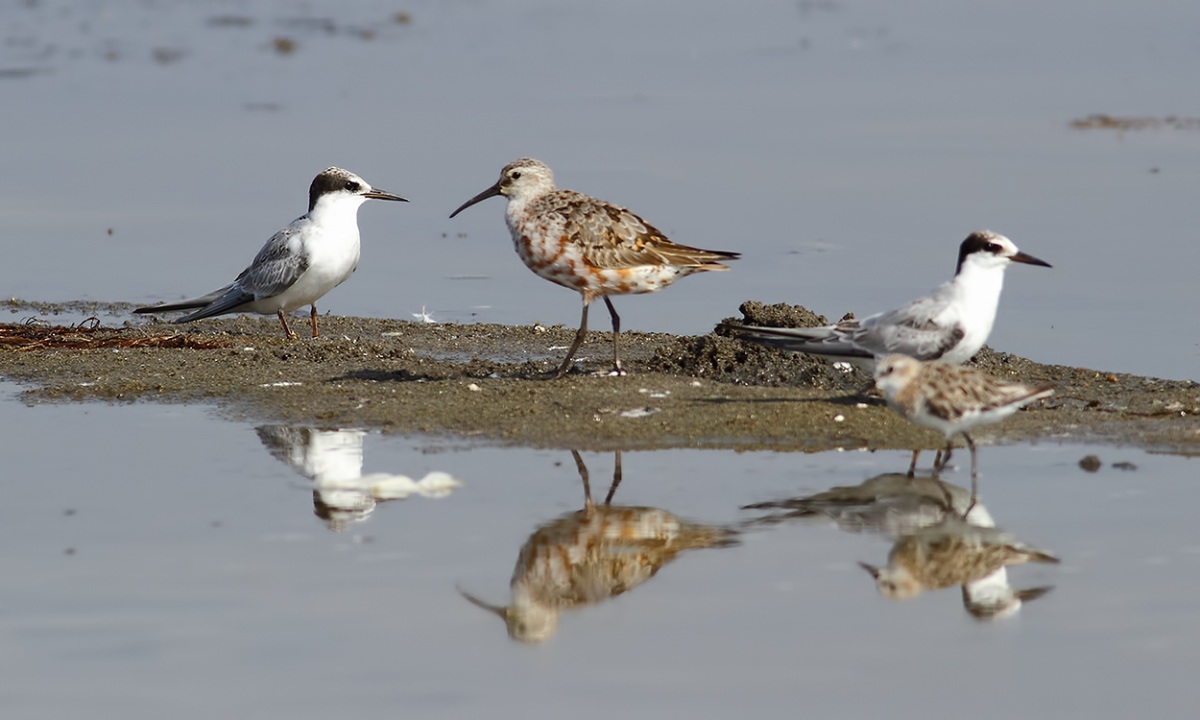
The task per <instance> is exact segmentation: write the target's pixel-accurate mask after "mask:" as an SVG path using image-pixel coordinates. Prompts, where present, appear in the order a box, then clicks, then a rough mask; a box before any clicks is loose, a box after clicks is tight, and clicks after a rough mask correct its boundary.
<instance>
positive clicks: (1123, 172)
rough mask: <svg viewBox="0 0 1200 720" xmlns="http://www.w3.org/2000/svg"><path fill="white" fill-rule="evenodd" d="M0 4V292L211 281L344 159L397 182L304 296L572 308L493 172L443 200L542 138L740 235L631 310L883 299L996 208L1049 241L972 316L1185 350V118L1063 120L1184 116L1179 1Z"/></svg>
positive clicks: (593, 176)
mask: <svg viewBox="0 0 1200 720" xmlns="http://www.w3.org/2000/svg"><path fill="white" fill-rule="evenodd" d="M398 12H405V13H408V15H407V16H406V17H407V22H397V18H396V17H395V16H396V14H397V13H398ZM0 27H3V31H2V37H0V94H2V97H3V99H4V101H3V103H0V123H2V127H4V128H5V129H6V131H7V136H8V142H6V143H5V148H4V151H3V153H4V159H5V167H6V171H5V172H4V173H2V174H0V237H2V238H3V239H2V240H0V242H3V254H4V264H3V267H2V268H0V292H4V293H6V294H8V295H14V296H17V297H22V298H32V299H36V300H64V299H73V298H80V297H83V298H95V299H103V300H130V301H135V302H145V303H150V302H155V301H160V300H164V299H170V298H178V297H182V296H184V295H190V294H195V293H199V292H204V291H207V290H209V289H211V288H213V287H217V286H219V285H221V284H223V283H224V282H226V281H228V280H229V279H231V278H232V277H233V275H234V274H236V273H237V272H238V271H240V270H241V268H242V267H244V265H245V264H246V263H247V262H248V261H249V259H250V258H251V257H252V256H253V253H254V252H255V251H256V250H257V249H258V247H259V246H260V245H261V243H262V242H263V241H265V239H266V238H267V237H268V236H269V235H270V234H271V233H272V232H274V231H275V230H276V229H278V228H279V227H281V226H282V225H283V224H284V223H286V222H287V221H289V220H290V219H291V218H293V217H295V216H296V215H299V214H300V213H301V212H303V210H304V200H305V190H306V188H307V184H308V182H309V181H310V180H311V178H312V176H313V175H315V174H316V172H317V171H319V170H320V169H321V168H323V167H325V166H327V165H330V164H338V165H342V166H345V167H348V168H350V169H352V170H355V171H357V172H359V173H360V174H362V175H363V176H364V177H366V178H367V179H368V180H369V181H370V182H372V183H375V184H378V185H379V186H381V187H384V188H387V189H389V190H393V191H395V192H398V193H401V194H404V195H407V196H409V197H410V198H411V199H412V201H413V202H412V203H411V204H410V205H407V206H391V205H388V206H377V205H368V206H367V207H365V208H364V209H363V210H362V211H361V216H362V222H361V224H362V228H363V234H364V259H363V265H362V266H361V268H360V269H359V271H358V273H357V274H356V275H355V277H354V278H353V279H352V280H351V281H350V282H349V283H348V284H347V285H346V286H345V287H342V288H339V289H338V290H337V291H335V292H334V293H333V294H331V295H330V296H329V297H328V298H327V299H326V300H325V301H324V302H323V303H322V309H323V310H327V311H330V312H335V313H340V314H365V315H373V316H389V317H404V318H407V317H409V315H410V314H411V313H416V312H419V311H420V309H421V307H422V306H426V307H427V308H428V309H429V310H431V311H432V313H433V315H434V317H436V318H441V319H445V320H471V319H479V320H488V321H500V322H521V323H528V322H533V321H541V322H543V323H565V324H574V323H576V322H577V320H578V299H577V297H576V296H575V295H573V294H572V293H569V292H566V291H564V290H563V289H561V288H558V287H555V286H552V285H551V284H549V283H546V282H543V281H540V280H537V279H535V278H534V277H533V276H532V275H531V274H530V273H529V272H528V270H526V269H525V268H524V267H523V266H522V265H521V263H520V262H519V261H518V260H517V258H516V257H515V254H514V253H513V251H512V248H511V244H510V242H509V240H508V237H507V231H506V230H505V228H504V225H503V220H502V208H501V205H502V203H501V201H499V200H493V201H491V202H489V203H487V204H485V205H483V206H480V207H478V208H473V209H472V210H471V211H470V212H468V213H465V214H464V215H463V216H460V217H459V218H456V219H455V220H454V221H450V220H448V219H447V217H446V216H447V215H448V214H449V212H450V211H451V210H452V209H453V208H455V207H457V206H458V204H459V203H461V202H462V201H463V200H465V199H466V198H468V197H471V196H472V195H474V194H475V193H476V192H478V191H479V190H482V189H483V188H484V187H486V186H487V185H489V184H490V183H492V182H493V181H494V180H495V178H496V176H497V175H498V172H499V169H500V167H501V166H502V165H503V164H504V163H505V162H507V161H508V160H511V159H513V158H515V157H517V156H520V155H534V156H537V157H539V158H541V159H543V160H545V161H546V162H547V163H549V164H550V166H551V167H552V168H554V169H555V170H556V171H557V174H558V178H559V181H560V183H561V184H562V185H564V186H567V187H572V188H574V189H578V190H581V191H584V192H588V193H591V194H594V195H597V196H600V197H603V198H606V199H609V200H612V201H615V202H619V203H622V204H625V205H628V206H630V207H632V208H633V209H634V210H635V211H637V212H639V213H641V214H643V215H644V216H646V218H647V219H649V220H650V221H651V222H653V223H655V224H656V225H658V226H660V227H661V228H662V229H663V230H665V231H666V232H667V233H668V234H669V235H671V236H672V237H673V238H675V239H677V240H679V241H681V242H686V243H689V244H695V245H700V246H705V247H713V248H718V249H730V250H738V251H741V252H743V253H744V254H745V258H744V260H742V261H740V262H739V263H737V265H736V267H735V272H733V273H729V274H725V275H722V276H719V277H718V276H707V277H700V278H692V279H689V280H687V281H685V282H682V283H680V284H679V285H678V286H676V287H673V288H671V289H670V291H669V292H665V293H660V294H658V295H655V296H646V297H639V298H627V299H624V300H620V301H618V307H619V309H620V310H621V311H622V313H623V317H624V319H625V326H626V327H628V328H630V329H642V330H663V331H673V332H704V331H707V330H708V329H710V328H711V327H712V325H713V324H714V322H715V321H716V320H718V319H720V318H722V317H726V316H729V315H733V314H736V308H737V305H738V303H739V302H740V301H741V300H744V299H746V298H750V297H753V298H757V299H765V300H769V301H788V302H794V303H801V304H804V305H806V306H808V307H810V308H813V309H815V310H817V311H818V312H823V313H825V314H827V315H830V316H834V317H837V316H840V315H841V314H842V313H843V312H845V311H847V310H854V311H856V312H858V313H859V314H862V313H867V312H873V311H877V310H882V309H886V308H888V307H893V306H894V305H896V304H898V303H900V302H903V301H906V300H908V299H910V298H911V297H913V296H915V295H916V294H918V293H920V292H924V291H925V290H927V289H928V288H930V287H932V286H933V285H935V284H936V283H938V282H941V281H942V280H944V279H945V278H946V277H948V276H949V275H950V273H951V272H952V271H953V267H954V256H955V251H956V248H957V244H958V242H959V241H960V240H961V239H962V238H963V237H965V236H966V234H967V233H968V232H969V231H971V230H973V229H976V228H980V227H989V228H992V229H995V230H998V231H1000V232H1003V233H1005V234H1007V235H1009V236H1010V237H1012V238H1013V239H1014V240H1015V241H1016V242H1017V244H1018V245H1020V246H1021V247H1022V248H1023V249H1025V250H1026V251H1028V252H1030V253H1032V254H1034V255H1037V256H1039V257H1043V258H1045V259H1046V260H1048V261H1050V262H1052V263H1053V264H1054V265H1055V268H1054V269H1053V270H1050V271H1046V270H1042V269H1034V268H1025V267H1018V268H1015V269H1014V270H1013V271H1012V272H1010V273H1009V276H1010V277H1009V282H1008V288H1007V290H1006V293H1005V297H1004V300H1003V304H1002V311H1001V315H1000V321H999V322H998V324H997V327H996V330H995V333H994V335H993V337H992V342H993V344H994V345H995V346H997V347H1000V348H1002V349H1005V350H1010V351H1014V352H1018V353H1022V354H1025V355H1029V356H1031V357H1034V358H1036V359H1038V360H1042V361H1047V362H1062V363H1070V364H1076V365H1084V366H1089V367H1099V368H1102V369H1109V370H1124V371H1131V372H1137V373H1144V374H1152V375H1160V376H1168V377H1175V378H1194V377H1197V376H1198V373H1197V365H1198V363H1200V345H1198V340H1197V338H1198V337H1200V320H1198V319H1197V317H1196V313H1195V312H1194V311H1193V309H1194V307H1195V303H1194V300H1193V298H1194V290H1193V286H1194V268H1195V267H1196V266H1197V264H1200V245H1198V244H1197V243H1196V242H1195V241H1194V237H1193V235H1194V232H1193V229H1194V228H1195V226H1196V207H1197V204H1196V190H1195V189H1196V187H1197V186H1198V185H1200V177H1198V170H1197V167H1198V165H1197V162H1196V160H1197V153H1198V150H1200V131H1196V130H1190V131H1189V130H1173V129H1162V128H1160V129H1150V130H1142V131H1135V132H1126V133H1123V134H1118V133H1116V132H1113V131H1090V132H1083V131H1079V130H1073V129H1071V128H1070V127H1069V125H1068V124H1069V122H1070V121H1071V120H1072V119H1076V118H1080V117H1084V116H1087V115H1089V114H1091V113H1110V114H1113V115H1119V116H1135V117H1156V118H1161V117H1164V116H1168V115H1178V116H1184V117H1196V116H1200V93H1196V92H1195V74H1194V72H1193V70H1194V68H1195V67H1196V66H1197V65H1198V64H1200V5H1197V4H1196V3H1194V2H1186V1H1177V2H1169V1H1161V2H1158V1H1156V2H1098V3H1097V2H1082V1H1079V0H1071V1H1067V2H1057V3H1053V4H1050V5H1047V4H1045V3H1035V2H1011V3H1003V4H1000V3H995V4H988V5H986V6H978V5H976V4H965V3H958V2H953V1H950V0H928V1H925V2H917V3H892V2H884V1H881V0H874V1H870V0H861V1H857V2H855V1H852V0H847V1H844V2H842V1H837V0H828V1H826V0H822V1H817V2H809V1H807V0H799V1H795V0H789V1H787V2H752V3H736V4H735V3H718V2H693V1H691V0H688V1H686V2H685V1H683V0H672V1H668V2H656V3H641V2H628V1H620V0H618V1H617V2H606V3H560V2H535V1H528V0H526V1H521V2H508V3H499V2H484V1H481V0H472V1H469V2H468V1H465V0H463V1H455V2H431V1H428V0H426V1H425V2H411V3H404V4H396V3H391V2H387V3H384V2H359V3H353V4H349V5H347V4H343V3H334V2H281V3H266V2H248V1H246V2H221V3H212V2H184V1H178V2H165V1H163V2H96V3H86V4H79V3H69V2H53V1H50V0H44V1H39V2H27V3H14V4H7V5H5V6H4V8H3V9H0ZM280 38H284V39H287V40H289V41H292V42H294V50H293V51H292V52H289V53H281V52H278V51H277V50H276V49H275V48H276V44H275V40H276V39H280ZM380 205H382V204H380ZM110 228H111V229H112V231H113V232H112V235H111V236H110V235H108V234H107V233H108V229H110ZM460 234H464V235H465V237H460Z"/></svg>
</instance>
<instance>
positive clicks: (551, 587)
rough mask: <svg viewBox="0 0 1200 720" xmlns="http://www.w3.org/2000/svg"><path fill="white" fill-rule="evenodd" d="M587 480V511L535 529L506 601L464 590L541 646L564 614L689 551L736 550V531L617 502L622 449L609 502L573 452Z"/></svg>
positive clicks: (519, 636) (514, 634) (516, 633)
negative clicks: (595, 496) (597, 496)
mask: <svg viewBox="0 0 1200 720" xmlns="http://www.w3.org/2000/svg"><path fill="white" fill-rule="evenodd" d="M571 455H572V456H573V457H574V458H575V465H576V467H577V468H578V470H579V477H580V479H581V480H582V481H583V494H584V505H583V509H582V510H577V511H575V512H572V513H568V514H566V515H563V516H561V517H559V518H557V519H555V520H551V521H550V522H548V523H546V524H544V525H542V526H541V527H539V528H538V529H537V530H535V531H534V533H533V534H532V535H530V536H529V539H528V540H526V541H525V544H524V545H523V546H522V547H521V551H520V554H519V555H518V556H517V565H516V568H514V570H513V575H512V580H511V582H510V584H509V585H510V589H511V591H512V600H511V602H510V604H508V605H506V606H497V605H491V604H488V603H486V602H484V601H483V600H480V599H478V598H476V597H475V596H473V595H470V594H469V593H467V592H464V591H462V590H460V591H459V592H461V593H462V595H463V597H465V598H466V599H467V600H469V601H470V602H471V603H473V604H475V605H477V606H479V607H481V608H483V609H485V610H488V611H490V612H493V613H495V614H496V615H498V616H500V617H501V618H502V619H503V620H504V623H505V625H506V626H507V627H508V636H509V637H510V638H512V639H513V640H519V641H521V642H525V643H541V642H544V641H546V640H548V639H549V638H551V637H553V636H554V634H555V633H556V632H557V631H558V620H559V614H560V613H561V611H563V610H573V609H576V608H580V607H583V606H586V605H592V604H595V603H599V602H603V601H604V600H607V599H609V598H611V597H616V596H617V595H620V594H622V593H625V592H627V591H629V590H632V589H633V588H635V587H637V586H638V585H641V584H642V583H643V582H645V581H647V580H649V579H650V578H652V577H654V575H655V574H656V573H657V572H658V571H659V570H660V569H662V567H663V566H664V565H666V564H667V563H669V562H671V561H672V560H674V559H675V557H676V556H677V555H678V554H679V553H681V552H683V551H685V550H694V549H700V548H712V547H728V546H730V545H734V544H736V543H737V540H736V533H735V532H734V531H733V530H730V529H728V528H724V527H719V526H715V525H701V524H697V523H692V522H688V521H686V520H682V519H680V518H679V517H677V516H675V515H673V514H671V513H669V512H667V511H666V510H660V509H659V508H653V507H633V506H621V505H613V504H612V498H613V495H614V494H615V493H616V490H617V486H618V485H619V484H620V483H621V453H620V452H619V451H618V452H617V453H616V459H615V467H614V470H613V480H612V484H611V485H610V487H609V490H608V494H607V496H606V497H605V499H604V502H603V503H602V504H599V505H597V504H595V503H593V502H592V497H591V487H590V483H589V478H588V470H587V466H586V465H584V462H583V459H582V458H581V457H580V455H579V453H578V452H576V451H574V450H572V451H571Z"/></svg>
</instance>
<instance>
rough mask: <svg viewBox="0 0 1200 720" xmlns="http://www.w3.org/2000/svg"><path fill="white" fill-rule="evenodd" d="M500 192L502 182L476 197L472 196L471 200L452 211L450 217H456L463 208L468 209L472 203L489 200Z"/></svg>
mask: <svg viewBox="0 0 1200 720" xmlns="http://www.w3.org/2000/svg"><path fill="white" fill-rule="evenodd" d="M499 194H500V183H496V184H495V185H493V186H491V187H490V188H488V189H487V190H484V191H483V192H481V193H479V194H478V195H476V196H475V197H473V198H471V199H470V200H468V201H466V202H465V203H463V204H462V205H460V206H459V208H458V209H457V210H455V211H454V212H452V213H450V217H454V216H455V215H457V214H459V213H460V212H462V211H463V210H466V209H467V208H469V207H471V206H472V205H474V204H475V203H477V202H482V201H484V200H487V199H488V198H490V197H495V196H497V195H499Z"/></svg>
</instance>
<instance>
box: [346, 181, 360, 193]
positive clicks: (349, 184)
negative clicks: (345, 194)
mask: <svg viewBox="0 0 1200 720" xmlns="http://www.w3.org/2000/svg"><path fill="white" fill-rule="evenodd" d="M346 189H347V190H349V191H350V192H358V191H359V190H361V189H362V186H360V185H359V184H358V183H356V182H354V181H353V180H347V181H346Z"/></svg>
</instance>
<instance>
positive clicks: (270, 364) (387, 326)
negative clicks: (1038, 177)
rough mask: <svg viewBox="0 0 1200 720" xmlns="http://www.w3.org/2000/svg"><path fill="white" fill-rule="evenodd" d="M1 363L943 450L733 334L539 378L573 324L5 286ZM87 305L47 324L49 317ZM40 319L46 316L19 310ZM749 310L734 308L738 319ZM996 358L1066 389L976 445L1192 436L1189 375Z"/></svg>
mask: <svg viewBox="0 0 1200 720" xmlns="http://www.w3.org/2000/svg"><path fill="white" fill-rule="evenodd" d="M7 307H8V308H9V310H10V312H11V322H10V324H4V325H0V377H4V378H6V379H9V380H15V381H18V382H20V383H22V384H23V385H24V389H23V392H22V394H21V398H22V400H23V401H24V402H26V403H30V404H34V403H42V402H58V401H96V400H100V401H109V402H137V401H155V402H167V403H175V402H180V403H206V404H211V405H213V406H215V407H217V408H219V409H220V411H221V412H224V413H227V414H229V415H231V416H235V417H245V418H253V419H255V420H264V421H269V422H287V423H297V424H310V425H316V426H329V427H362V428H379V429H382V430H384V431H387V432H394V433H405V434H411V433H419V434H424V435H430V436H435V437H441V438H444V439H446V440H448V441H459V440H463V439H467V440H472V441H477V442H485V443H511V444H519V445H527V446H534V447H553V448H575V449H581V450H602V449H616V448H623V449H651V448H668V447H713V448H735V449H777V450H805V451H817V450H828V449H833V448H864V447H865V448H871V449H875V448H918V447H936V446H938V445H939V444H940V442H941V440H940V436H939V435H937V434H935V433H932V432H929V431H926V430H923V429H921V428H918V427H916V426H914V425H912V424H910V423H908V422H907V421H904V420H902V419H900V418H899V417H898V416H896V415H895V414H894V413H892V412H891V411H890V410H888V409H887V408H886V406H884V405H883V404H882V402H881V401H880V400H879V399H877V398H870V397H865V396H863V395H861V394H860V393H859V390H861V389H863V388H864V387H865V386H866V385H867V384H868V382H869V378H867V377H866V376H865V375H863V374H860V373H859V372H858V371H850V372H843V371H841V370H838V369H836V368H834V367H833V366H832V365H830V364H829V363H827V362H825V361H824V360H820V359H816V358H812V357H809V356H805V355H800V354H786V353H781V352H778V351H775V350H769V349H765V348H761V347H759V346H756V345H754V344H752V343H746V342H743V341H741V340H738V339H734V338H731V337H728V336H727V335H726V334H724V333H723V332H722V331H720V330H719V329H718V330H717V331H716V332H713V333H710V334H708V335H703V336H696V337H689V336H673V335H666V334H645V333H622V335H621V347H622V358H623V361H624V364H625V366H626V368H627V370H628V375H627V376H625V377H607V376H603V375H593V374H590V372H589V371H594V370H606V369H607V368H608V367H609V363H610V361H611V352H612V349H611V347H612V346H611V334H610V333H608V332H592V333H590V334H589V335H588V339H587V342H586V343H585V344H584V346H583V347H582V348H581V349H580V352H579V355H578V358H577V359H581V360H582V362H580V363H578V365H577V367H579V368H580V371H579V372H575V373H572V374H570V375H568V376H567V377H565V378H561V379H558V380H551V379H545V377H544V374H545V373H547V372H549V371H552V370H554V369H555V368H556V367H557V365H558V363H559V362H560V360H561V358H562V357H563V355H564V354H565V352H566V347H567V346H568V345H569V344H570V342H571V340H572V338H573V336H574V328H568V327H561V326H555V327H550V328H543V327H528V326H526V327H515V326H504V325H489V324H476V325H456V324H424V323H416V322H406V321H402V320H390V319H370V318H353V317H336V316H326V317H322V318H321V321H320V327H321V333H322V336H321V337H319V338H316V339H311V338H308V337H306V336H305V335H307V333H308V322H307V319H306V318H305V319H300V318H297V319H296V320H295V321H294V322H293V323H292V325H293V328H294V329H296V330H297V331H298V332H301V333H302V337H301V339H300V340H297V341H289V340H287V339H286V338H284V337H283V334H282V332H281V331H280V328H279V324H278V321H277V320H276V319H275V318H274V317H268V318H259V317H257V316H253V317H251V316H239V317H231V318H222V319H215V320H206V321H202V322H199V323H193V324H191V325H173V324H169V323H166V322H162V321H156V320H153V319H152V320H150V321H147V322H143V321H141V320H137V321H130V320H128V318H129V311H130V310H131V309H132V306H130V305H126V304H121V303H83V302H76V303H64V304H44V303H26V302H22V301H19V300H12V301H9V302H8V303H7ZM742 311H743V314H744V316H745V317H747V318H749V319H750V321H751V322H755V323H760V324H772V325H788V324H793V325H800V324H805V325H811V324H814V323H819V322H824V321H825V319H824V318H821V317H819V316H817V315H814V314H812V313H810V312H808V311H807V310H804V309H803V308H794V307H789V306H762V305H760V304H758V303H752V302H748V303H746V304H745V305H743V307H742ZM62 313H70V314H71V315H73V316H88V315H91V316H95V317H96V318H97V319H98V323H99V325H98V326H96V327H94V328H93V327H90V326H94V325H96V322H97V321H93V322H92V323H90V325H89V326H86V327H84V328H79V329H71V328H59V329H57V330H55V331H50V330H49V329H48V327H47V326H48V325H53V324H54V323H55V316H56V315H58V314H62ZM31 316H36V317H37V318H38V319H39V322H38V323H37V324H32V325H30V324H25V323H23V322H21V321H22V320H23V319H24V318H26V317H31ZM742 319H743V318H742V317H738V318H736V320H739V321H740V320H742ZM973 364H974V365H975V366H977V367H979V368H981V369H983V370H985V371H987V372H989V373H991V374H993V375H996V376H999V377H1003V378H1006V379H1010V380H1018V381H1022V382H1029V383H1045V382H1048V383H1053V384H1055V385H1056V386H1057V387H1058V392H1057V394H1056V395H1055V396H1054V397H1052V398H1050V399H1048V400H1045V401H1043V402H1041V403H1038V404H1037V405H1035V406H1033V407H1032V408H1030V409H1028V410H1026V411H1023V412H1020V413H1017V414H1016V415H1015V416H1013V417H1012V418H1009V419H1008V420H1005V421H1004V422H1002V423H1000V424H997V425H992V426H989V427H985V428H981V429H979V430H978V431H977V432H976V433H974V435H975V437H976V440H977V441H980V442H982V443H990V442H1017V441H1030V440H1038V439H1046V440H1064V441H1067V440H1069V441H1071V442H1097V443H1115V444H1123V445H1131V446H1136V447H1142V448H1147V449H1154V450H1162V451H1168V452H1175V453H1189V454H1190V453H1196V452H1200V421H1198V420H1197V414H1200V384H1197V383H1196V382H1193V381H1171V380H1160V379H1155V378H1147V377H1139V376H1134V375H1128V374H1120V373H1108V372H1103V371H1097V370H1089V369H1084V368H1073V367H1064V366H1057V365H1041V364H1038V363H1035V362H1033V361H1030V360H1027V359H1024V358H1020V357H1016V356H1013V355H1008V354H1004V353H999V352H995V351H993V350H990V349H988V348H985V349H984V350H983V351H982V352H981V353H980V354H979V356H978V357H977V358H975V360H974V361H973Z"/></svg>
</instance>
